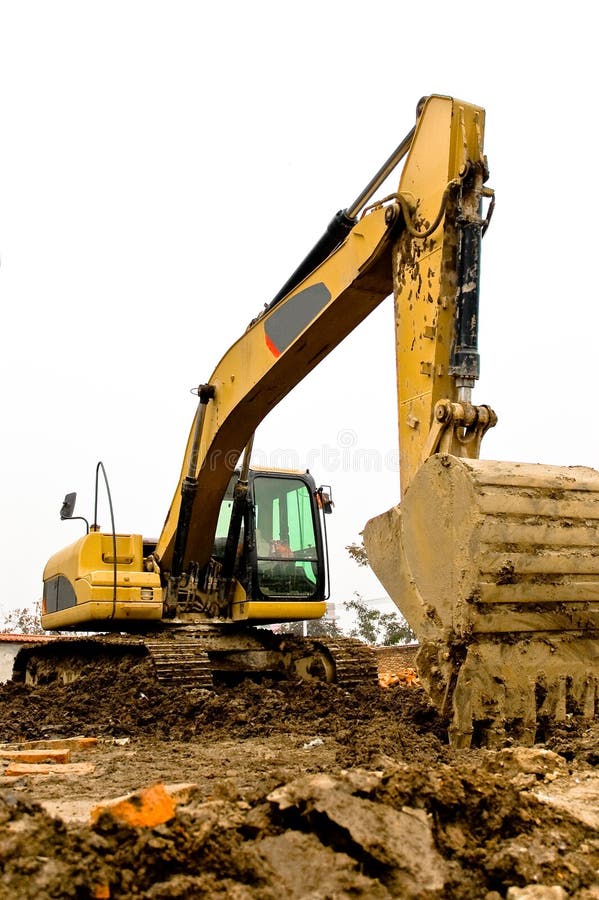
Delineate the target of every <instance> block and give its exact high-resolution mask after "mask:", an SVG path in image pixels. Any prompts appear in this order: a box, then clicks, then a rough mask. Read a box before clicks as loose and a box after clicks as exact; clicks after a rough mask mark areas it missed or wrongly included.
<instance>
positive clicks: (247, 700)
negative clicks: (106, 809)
mask: <svg viewBox="0 0 599 900" xmlns="http://www.w3.org/2000/svg"><path fill="white" fill-rule="evenodd" d="M446 724H447V723H444V722H442V721H441V720H440V719H439V717H438V715H437V714H436V712H435V711H434V709H433V708H432V707H431V705H430V703H429V701H428V700H427V698H426V696H425V694H424V693H423V691H422V690H421V689H420V688H419V687H417V686H407V685H402V684H399V685H396V686H394V687H391V688H389V689H386V690H385V689H381V688H377V687H374V686H373V687H369V688H363V689H361V690H358V691H354V692H346V691H342V690H340V689H339V688H337V687H335V686H327V685H304V684H289V683H277V682H264V683H262V684H254V683H250V682H244V683H243V684H241V685H238V686H237V687H235V688H232V687H229V688H225V687H223V688H218V689H216V690H215V691H192V692H186V691H181V690H176V689H168V688H165V687H161V686H159V685H157V684H156V683H155V682H154V680H153V678H152V677H151V672H150V671H149V669H148V668H147V667H146V664H145V663H143V662H141V661H140V662H139V663H138V664H137V665H136V666H134V667H130V666H125V667H121V669H120V671H119V670H118V669H115V668H111V669H106V667H103V666H101V665H97V666H91V667H90V669H89V671H88V672H87V674H86V677H85V678H82V679H81V680H79V681H78V682H74V683H73V684H71V685H66V686H59V685H46V686H40V687H36V688H28V687H25V686H23V685H16V684H12V683H9V684H6V685H2V686H0V741H3V742H16V741H19V740H23V739H40V738H52V737H70V736H74V735H79V734H81V735H89V736H97V737H98V738H99V743H98V746H97V748H96V749H95V750H92V751H85V752H83V751H82V752H81V753H80V754H79V755H74V756H73V759H74V760H76V761H80V760H81V761H82V760H86V761H87V760H91V761H93V763H94V765H95V771H94V773H93V775H91V776H89V775H88V776H85V777H69V778H62V777H59V776H58V775H50V776H45V777H35V778H33V777H29V778H27V777H25V778H19V779H14V778H8V777H6V776H4V777H0V898H36V900H37V898H42V900H43V898H61V897H65V898H71V897H72V898H96V900H102V898H138V897H148V898H175V897H177V898H183V897H190V898H195V897H208V898H212V897H214V898H221V897H222V898H234V900H237V898H239V900H245V898H259V900H275V898H276V900H279V898H287V897H289V898H296V897H297V898H309V900H321V898H322V900H324V898H331V900H337V898H360V897H362V898H374V900H377V898H388V897H401V898H403V897H405V898H422V900H433V898H439V900H440V898H449V900H452V898H472V900H474V898H476V900H480V898H486V900H499V898H508V892H509V900H519V898H522V900H525V898H527V897H528V898H530V897H537V898H541V900H542V898H543V897H545V898H547V900H550V898H552V897H556V898H560V897H576V898H580V900H593V898H599V874H598V872H599V834H598V828H599V771H598V769H597V765H598V763H599V727H598V726H597V725H596V724H593V725H589V723H588V722H587V723H586V724H585V723H581V722H577V721H575V720H573V719H572V720H568V721H567V722H566V723H565V724H564V725H562V726H561V727H559V728H555V729H554V730H553V731H551V730H549V729H548V730H547V732H546V735H545V742H544V744H542V745H538V746H537V747H535V748H530V749H527V748H509V747H508V748H506V749H504V750H501V751H483V750H476V751H454V750H452V749H451V748H450V747H448V745H447V743H446V739H445V734H446ZM155 782H163V783H166V784H169V783H175V782H192V783H194V784H195V785H196V787H195V788H194V789H193V791H192V793H191V797H190V798H189V799H188V800H187V801H186V802H185V803H184V804H182V805H180V806H179V807H178V808H177V812H176V815H175V817H174V818H172V819H171V820H170V821H168V822H166V823H165V824H163V825H159V826H157V827H154V828H131V827H125V826H122V825H119V824H118V823H117V822H116V821H115V820H114V819H113V818H112V817H111V816H110V815H108V814H105V815H103V816H102V817H100V819H99V821H98V822H97V823H96V824H95V825H94V826H93V827H91V826H90V825H89V821H90V819H89V812H90V809H91V808H92V807H93V806H94V805H96V804H97V803H98V802H99V801H101V800H103V799H106V798H110V797H114V796H118V795H121V794H123V793H126V792H128V791H131V790H135V789H136V788H139V787H142V786H146V785H150V784H153V783H155ZM531 891H535V892H534V893H532V892H531ZM543 891H544V892H543Z"/></svg>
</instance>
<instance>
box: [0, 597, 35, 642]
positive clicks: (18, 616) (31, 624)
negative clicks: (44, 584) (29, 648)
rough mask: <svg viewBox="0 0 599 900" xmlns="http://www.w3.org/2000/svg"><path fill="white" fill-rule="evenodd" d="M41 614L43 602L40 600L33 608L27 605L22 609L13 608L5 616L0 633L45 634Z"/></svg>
mask: <svg viewBox="0 0 599 900" xmlns="http://www.w3.org/2000/svg"><path fill="white" fill-rule="evenodd" d="M40 616H41V604H40V603H39V601H38V602H37V603H36V604H35V606H34V607H33V609H31V608H29V607H26V606H23V607H22V608H21V609H12V610H10V612H8V613H7V614H6V615H5V616H4V617H3V621H2V624H1V625H0V634H44V633H45V632H44V629H43V628H42V623H41V619H40Z"/></svg>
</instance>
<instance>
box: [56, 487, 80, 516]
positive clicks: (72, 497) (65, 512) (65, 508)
mask: <svg viewBox="0 0 599 900" xmlns="http://www.w3.org/2000/svg"><path fill="white" fill-rule="evenodd" d="M76 500H77V494H76V493H72V494H67V495H66V497H65V498H64V500H63V501H62V506H61V508H60V518H61V519H72V518H73V513H74V512H75V502H76Z"/></svg>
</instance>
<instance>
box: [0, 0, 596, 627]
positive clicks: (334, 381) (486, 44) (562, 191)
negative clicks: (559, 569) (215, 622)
mask: <svg viewBox="0 0 599 900" xmlns="http://www.w3.org/2000/svg"><path fill="white" fill-rule="evenodd" d="M591 16H592V5H591V4H584V5H583V4H582V3H579V2H570V3H569V4H567V5H563V4H560V5H559V7H558V6H557V5H548V4H545V3H528V4H525V3H518V4H516V3H509V2H503V3H501V4H492V3H483V2H478V3H462V4H461V5H460V6H459V7H456V6H455V4H451V3H439V2H428V3H411V4H408V3H405V2H403V3H400V2H397V0H395V2H391V0H389V2H380V0H369V2H368V3H356V2H351V0H345V2H340V0H320V2H318V3H315V2H313V0H304V2H302V3H298V4H293V5H291V4H283V3H274V2H272V3H270V2H264V0H262V2H260V0H255V2H253V3H242V2H238V0H229V2H227V3H222V4H208V3H201V2H199V0H196V2H177V0H169V2H166V0H154V2H151V0H144V2H140V0H119V2H114V0H103V2H102V3H99V2H95V3H92V2H86V0H76V2H64V0H53V2H51V3H48V2H35V0H31V2H27V0H0V83H1V85H2V93H1V99H0V121H1V135H2V136H1V140H0V257H1V266H0V289H1V296H2V309H3V338H4V339H3V341H2V353H1V354H0V367H1V378H2V398H3V410H2V417H1V419H0V421H1V428H2V457H1V459H2V464H1V466H0V501H1V510H2V516H1V519H0V528H1V530H2V533H1V541H0V546H1V547H2V555H3V579H2V581H3V587H2V595H1V604H0V610H4V611H6V610H8V609H11V608H13V607H17V606H19V607H20V606H26V605H30V604H31V603H32V602H34V601H35V600H36V599H37V598H38V597H39V596H40V593H41V576H42V570H43V567H44V564H45V562H46V560H47V558H48V557H49V556H50V555H51V554H52V553H53V552H55V551H56V550H57V549H59V548H60V547H61V546H63V545H65V544H67V543H69V542H70V541H71V540H74V539H75V538H76V537H78V536H79V535H80V533H81V524H82V523H80V522H71V523H69V522H65V523H61V522H60V521H59V518H58V511H59V508H60V505H61V502H62V498H63V496H64V494H65V493H66V492H67V491H71V490H77V491H78V492H79V500H78V512H79V513H80V514H82V515H87V516H88V517H89V518H91V517H92V515H93V480H94V470H95V465H96V462H97V461H98V460H99V459H101V460H102V461H103V462H104V465H105V466H106V468H107V472H108V476H109V479H110V484H111V488H112V494H113V500H114V504H115V509H116V524H117V529H118V530H120V531H133V532H142V533H143V534H146V535H149V536H155V535H157V534H158V532H159V530H160V528H161V525H162V522H163V519H164V516H165V514H166V511H167V508H168V505H169V502H170V499H171V496H172V492H173V490H174V487H175V484H176V480H177V477H178V472H179V467H180V462H181V456H182V453H183V450H184V445H185V441H186V439H187V433H188V429H189V425H190V422H191V419H192V416H193V413H194V408H195V400H194V398H193V397H192V396H191V395H190V394H189V389H190V388H191V387H192V386H194V385H197V384H198V383H199V382H202V381H206V380H207V379H208V378H209V376H210V374H211V372H212V370H213V368H214V366H215V364H216V363H217V362H218V360H219V358H220V357H221V356H222V354H223V353H224V351H225V350H226V349H227V348H228V347H229V345H230V344H231V343H232V342H233V341H234V340H235V339H236V338H237V337H238V336H239V335H240V334H241V333H242V331H243V330H244V329H245V326H246V325H247V323H248V322H249V320H250V319H251V318H252V317H253V316H254V315H255V314H256V313H257V312H258V311H259V310H260V308H261V307H262V305H263V304H264V303H265V302H268V301H269V300H270V299H271V298H272V296H273V295H274V294H275V293H276V292H277V290H278V289H279V287H280V286H281V285H282V283H283V282H284V281H285V280H286V278H287V276H288V275H289V274H290V273H291V271H292V270H293V269H294V268H295V266H296V264H297V263H298V262H299V261H300V260H301V259H302V258H303V256H304V255H305V253H306V251H307V250H308V249H309V248H310V247H311V245H312V243H313V242H314V240H315V239H316V238H317V237H318V236H319V235H320V234H321V232H322V230H323V229H324V227H325V226H326V224H327V223H328V221H329V220H330V218H331V216H332V215H333V214H334V213H335V212H336V210H337V209H339V208H340V207H343V206H346V205H347V204H348V203H350V202H351V201H352V200H353V199H354V198H355V196H356V195H357V194H358V193H359V191H360V190H361V188H362V187H363V186H364V185H365V184H366V182H367V181H368V180H369V179H370V177H371V176H372V175H373V174H374V172H375V171H376V170H377V169H378V167H379V165H380V164H381V163H382V162H383V161H384V159H386V157H387V156H388V154H389V153H390V152H391V150H392V149H393V148H394V147H395V146H396V145H397V144H398V143H399V141H400V140H401V138H402V137H403V136H404V134H405V133H406V132H407V131H408V130H409V129H410V127H411V126H412V124H413V118H414V110H415V106H416V103H417V101H418V99H419V98H420V97H421V96H422V95H424V94H428V93H433V92H437V93H442V94H453V95H455V96H457V97H460V98H462V99H464V100H468V101H470V102H473V103H478V104H480V105H481V106H484V107H485V108H486V111H487V129H486V140H485V147H486V152H487V155H488V158H489V163H490V168H491V178H490V181H489V184H490V185H491V186H492V187H494V188H495V190H496V192H497V208H496V212H495V216H494V219H493V222H492V226H491V228H490V230H489V232H488V234H487V236H486V238H485V241H484V248H483V283H482V291H481V332H480V349H481V356H482V372H483V376H482V379H481V382H480V384H479V387H478V388H477V391H476V394H475V401H476V402H479V403H489V404H490V405H492V406H493V407H494V408H495V409H496V410H497V412H498V413H499V416H500V423H499V425H498V426H497V428H496V429H495V430H494V431H493V432H491V433H490V434H489V435H488V436H487V438H486V440H485V443H484V445H483V455H484V456H485V457H487V458H499V459H520V460H529V461H543V462H551V463H561V464H585V465H591V466H596V465H599V445H598V441H597V438H598V436H599V427H598V425H597V422H596V419H595V418H594V412H595V410H594V400H593V397H594V384H595V378H596V371H597V369H596V366H597V358H598V352H597V331H598V325H599V312H598V308H597V299H598V298H597V279H596V276H595V272H594V268H593V266H594V264H593V265H591V263H592V262H593V256H594V253H595V251H593V243H592V234H593V233H594V232H595V230H596V223H595V219H596V215H597V208H598V206H599V203H598V197H597V193H598V188H597V177H596V174H595V171H594V169H595V166H596V137H595V132H596V126H595V121H594V120H595V110H596V54H597V50H596V27H595V25H594V19H593V20H591ZM393 341H394V333H393V327H392V305H391V300H387V301H385V303H384V304H383V306H382V307H381V308H380V309H379V310H378V311H377V312H375V313H374V314H373V315H372V316H371V317H370V319H369V320H368V321H367V322H366V323H364V325H362V326H361V327H360V328H359V329H358V330H357V331H356V332H355V333H354V334H353V335H351V336H350V338H348V339H347V340H346V341H345V343H344V344H343V345H342V346H341V347H340V348H339V349H338V350H337V351H336V352H335V353H334V354H333V355H332V356H331V357H329V359H328V360H326V361H325V363H323V364H322V365H321V366H320V368H319V369H318V370H317V371H316V372H314V373H313V374H312V375H311V376H310V377H309V378H308V379H307V380H306V381H305V382H304V383H303V384H301V385H300V386H299V387H298V388H296V390H295V391H294V392H293V393H292V394H291V395H290V397H289V398H288V399H287V400H285V401H284V402H283V403H282V404H281V405H280V406H279V407H278V408H277V409H276V410H275V411H274V412H273V413H272V414H271V416H270V417H269V419H268V420H267V421H266V422H265V423H264V424H263V425H262V427H261V428H260V430H259V432H258V435H257V439H256V448H257V454H258V455H259V456H260V460H259V461H261V462H265V463H268V462H269V461H270V462H271V463H273V464H276V461H277V459H279V460H280V459H281V454H284V453H287V454H288V455H287V459H288V460H290V459H291V458H295V459H296V461H297V463H298V464H299V465H304V464H305V461H306V460H307V459H310V460H311V466H310V467H311V470H312V471H313V472H314V474H315V477H316V478H317V480H319V481H321V482H330V483H332V485H333V488H334V495H335V502H336V508H335V515H334V516H332V517H330V518H329V523H330V532H329V538H330V547H331V562H332V577H333V593H332V599H334V600H335V601H336V603H337V604H338V609H339V604H341V603H342V601H343V600H344V599H347V598H349V597H351V596H352V593H353V591H354V590H358V591H360V592H361V593H362V594H363V595H364V596H365V597H367V598H368V597H372V598H378V597H380V596H381V594H382V593H383V591H382V588H381V586H380V585H379V583H378V582H377V581H376V579H375V578H374V576H373V575H372V573H369V572H367V571H364V570H361V569H358V568H357V567H356V566H355V564H354V563H352V562H351V560H349V558H348V557H347V554H346V553H345V550H344V547H345V545H346V544H348V543H350V542H351V541H353V540H357V539H358V533H359V532H360V530H361V528H362V527H363V525H364V523H365V522H366V520H367V519H368V518H370V517H371V516H372V515H375V514H377V513H380V512H383V511H384V510H385V509H387V508H388V507H389V506H391V505H393V504H394V503H395V502H397V500H398V494H399V488H398V476H397V472H396V467H395V465H394V460H395V459H396V455H397V454H396V442H397V439H396V409H395V384H394V361H393V358H394V357H393V354H394V347H393ZM364 451H370V453H369V454H367V455H368V456H369V458H370V460H371V470H370V471H368V467H367V466H365V465H364V463H363V461H362V462H361V460H363V454H364ZM292 452H293V453H294V454H295V457H290V456H289V454H290V453H292ZM373 468H374V470H373ZM101 511H102V514H101V517H100V520H101V522H102V524H103V525H104V526H105V527H106V528H108V527H109V521H108V515H107V509H106V504H105V503H104V502H102V504H101Z"/></svg>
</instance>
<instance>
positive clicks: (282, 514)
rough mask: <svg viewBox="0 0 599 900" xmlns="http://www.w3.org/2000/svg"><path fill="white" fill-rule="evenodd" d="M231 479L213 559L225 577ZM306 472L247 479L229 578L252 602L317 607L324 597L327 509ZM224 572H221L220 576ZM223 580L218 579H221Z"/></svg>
mask: <svg viewBox="0 0 599 900" xmlns="http://www.w3.org/2000/svg"><path fill="white" fill-rule="evenodd" d="M238 483H239V473H236V475H234V476H233V478H232V479H231V481H230V483H229V487H228V489H227V492H226V494H225V496H224V498H223V501H222V503H221V506H220V512H219V516H218V522H217V525H216V532H215V541H214V550H213V559H214V560H215V561H216V562H217V563H218V564H219V565H220V566H221V567H222V569H224V570H225V576H226V575H227V571H226V570H227V560H226V557H227V544H228V542H229V543H230V541H231V534H232V532H233V533H235V534H236V533H237V532H236V531H235V525H234V520H235V490H236V487H237V485H238ZM321 496H322V492H320V490H319V489H317V488H316V483H315V481H314V479H313V477H312V476H311V475H310V473H309V472H295V471H289V472H271V471H266V470H258V469H252V470H250V471H249V473H248V478H247V492H246V494H245V502H244V507H243V509H242V512H241V515H240V522H239V524H238V526H237V531H238V534H237V537H236V540H235V542H234V543H235V547H236V550H235V561H234V564H233V568H232V575H233V578H234V579H235V581H237V582H238V583H239V584H240V585H241V587H242V588H243V590H244V591H245V594H246V598H245V601H244V602H243V604H244V607H246V608H247V604H248V603H251V602H257V603H269V604H270V609H271V615H273V614H274V609H273V604H275V603H277V604H278V603H280V602H285V603H299V602H302V603H303V604H306V603H307V604H313V603H315V604H318V609H319V610H320V609H321V604H322V602H323V601H324V600H325V599H326V597H327V596H328V560H327V553H326V526H325V518H324V512H325V504H323V503H322V502H321V501H320V497H321ZM221 571H222V570H221ZM221 577H222V575H221Z"/></svg>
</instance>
